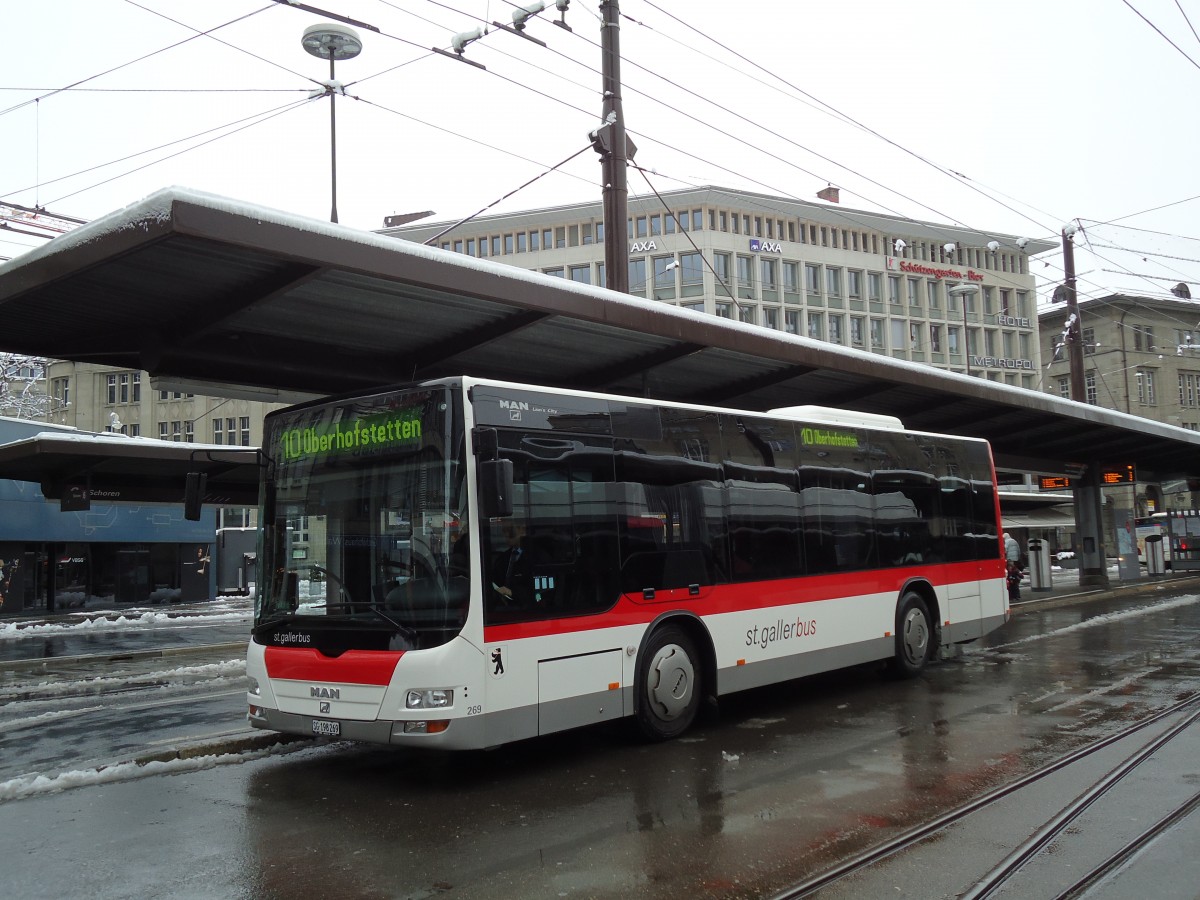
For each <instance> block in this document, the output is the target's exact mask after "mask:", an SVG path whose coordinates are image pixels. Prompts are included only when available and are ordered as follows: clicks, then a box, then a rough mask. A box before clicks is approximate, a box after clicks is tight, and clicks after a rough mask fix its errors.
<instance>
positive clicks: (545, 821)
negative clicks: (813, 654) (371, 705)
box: [0, 591, 1200, 900]
mask: <svg viewBox="0 0 1200 900" xmlns="http://www.w3.org/2000/svg"><path fill="white" fill-rule="evenodd" d="M1188 596H1189V597H1192V599H1187V598H1183V599H1179V600H1175V601H1172V599H1171V594H1170V592H1168V591H1162V592H1159V593H1150V594H1145V595H1139V596H1136V597H1128V598H1124V599H1102V600H1095V601H1090V602H1075V603H1071V604H1068V605H1056V604H1045V605H1044V606H1042V605H1039V607H1038V608H1036V609H1029V608H1026V609H1023V610H1022V611H1021V614H1020V615H1018V616H1017V617H1016V618H1014V620H1013V621H1012V622H1010V623H1009V624H1008V625H1007V626H1005V628H1003V629H1001V630H1000V631H998V632H996V633H995V634H993V635H991V636H990V637H989V639H988V640H987V641H986V643H984V644H983V645H982V646H979V647H971V648H969V649H968V650H967V652H966V653H964V654H963V655H962V656H961V657H960V658H958V659H954V660H950V661H947V662H944V663H941V664H938V665H936V666H933V667H931V668H930V669H929V670H928V671H927V672H925V673H924V674H923V675H922V676H921V677H920V678H918V679H916V680H915V681H910V682H892V681H885V680H881V679H880V678H879V677H878V673H877V672H876V671H875V670H874V669H872V668H861V669H855V670H851V671H848V672H843V673H838V674H836V675H826V676H820V677H817V678H811V679H805V680H803V681H798V682H792V683H789V684H786V685H781V686H776V687H773V688H769V689H764V690H760V691H754V692H749V693H746V694H744V695H739V696H736V697H732V698H726V699H725V700H723V701H722V707H721V716H720V719H719V721H716V722H710V723H707V724H705V725H704V726H703V727H701V728H699V729H698V730H696V731H695V732H693V733H692V734H690V735H688V736H687V737H685V738H684V739H682V740H679V741H675V742H673V743H668V744H660V745H646V744H643V743H640V742H638V741H637V740H635V739H633V738H631V737H630V735H629V732H628V729H626V728H624V727H608V728H599V729H590V730H584V731H578V732H574V733H571V734H566V735H559V736H555V737H552V738H549V739H543V740H537V741H529V742H525V743H522V744H518V745H515V746H511V747H506V748H502V749H500V750H496V751H492V752H489V753H480V754H459V755H436V754H422V753H416V752H411V751H401V752H397V751H393V750H390V749H387V748H380V747H369V746H353V745H347V744H331V745H328V746H308V747H304V745H298V746H301V747H302V748H303V749H299V750H293V751H292V752H290V753H287V754H284V755H274V756H268V757H266V758H262V759H255V760H251V761H248V762H244V763H242V764H239V765H221V766H215V767H212V768H200V769H198V770H191V771H183V772H182V773H180V774H174V775H157V776H153V775H151V776H149V777H143V778H140V779H137V780H126V781H117V782H114V783H111V784H91V785H88V786H84V787H79V788H75V789H71V790H66V791H62V792H59V793H50V794H37V793H34V794H33V795H31V796H27V797H25V798H24V799H17V800H11V801H9V802H0V846H3V847H5V848H6V859H5V884H6V893H7V894H8V895H10V896H14V897H22V898H23V897H55V898H59V897H63V896H70V895H76V894H82V893H84V892H85V891H86V893H87V895H88V896H91V897H95V898H98V900H101V898H117V897H146V896H174V897H264V898H265V897H277V898H292V897H305V898H311V897H321V896H338V897H346V898H359V897H361V898H375V897H402V898H418V897H433V896H458V897H472V898H473V897H487V898H530V897H596V898H610V897H611V898H616V897H630V896H637V897H647V898H658V897H662V898H668V897H669V898H672V900H674V898H679V897H765V896H771V895H772V894H774V893H775V892H777V891H779V890H781V889H782V888H784V887H786V886H787V885H789V884H791V883H794V882H795V881H797V880H799V879H801V878H803V877H805V876H806V875H809V874H812V873H814V872H816V871H819V870H822V869H824V868H825V867H827V866H828V865H830V864H831V863H832V862H834V861H836V860H838V859H841V858H843V857H845V856H846V855H848V854H850V853H853V852H855V851H858V850H861V849H862V848H864V847H867V846H870V845H872V844H874V843H876V842H878V841H879V840H881V839H882V838H884V837H887V836H890V835H893V834H895V833H897V832H898V831H900V830H902V829H903V828H905V827H908V826H910V825H912V824H915V823H917V822H920V821H925V820H927V819H928V818H931V817H932V816H934V815H936V814H937V813H939V812H940V811H943V810H946V809H949V808H951V807H954V806H956V805H958V804H959V803H961V802H963V801H964V800H966V799H968V798H970V797H973V796H976V795H978V794H979V793H981V792H983V791H986V790H988V789H989V788H991V787H993V786H995V785H998V784H1001V783H1004V782H1006V781H1008V780H1011V779H1013V778H1015V777H1016V776H1018V775H1020V774H1022V773H1024V772H1026V771H1029V770H1031V769H1032V768H1035V767H1037V766H1038V765H1040V764H1042V763H1044V762H1046V761H1048V760H1050V759H1053V758H1056V757H1058V756H1059V755H1061V754H1063V753H1064V752H1066V751H1068V750H1071V749H1074V748H1075V747H1078V746H1080V745H1082V744H1084V743H1086V742H1088V741H1090V740H1092V739H1094V738H1096V737H1098V736H1101V735H1104V734H1108V733H1112V732H1114V731H1116V730H1118V729H1119V728H1120V727H1122V726H1123V725H1125V724H1127V723H1129V722H1131V721H1134V720H1136V719H1137V718H1139V717H1140V716H1142V715H1143V714H1145V712H1146V711H1148V710H1151V709H1157V708H1161V707H1164V706H1166V705H1168V704H1169V703H1171V702H1173V701H1174V700H1175V699H1176V698H1179V697H1181V696H1183V695H1185V694H1188V693H1190V692H1193V691H1195V690H1196V688H1197V685H1198V684H1200V640H1198V638H1200V602H1195V599H1194V596H1193V595H1188ZM1172 602H1173V605H1172ZM1157 604H1162V605H1161V607H1159V608H1158V609H1157V611H1154V612H1152V613H1149V614H1140V613H1141V612H1143V611H1144V610H1146V609H1148V608H1151V607H1154V606H1155V605H1157ZM234 699H236V698H234ZM184 705H185V706H187V704H186V703H185V704H184ZM238 708H239V710H240V703H239V704H238ZM195 711H196V712H200V710H199V709H197V710H195ZM3 715H4V712H3V710H0V716H3ZM218 715H219V713H218ZM205 721H206V720H205V715H198V716H197V717H196V718H194V719H192V720H190V721H187V722H183V723H179V727H182V728H183V729H184V730H185V731H186V730H192V731H194V730H196V729H197V728H199V727H208V726H211V725H212V724H213V723H211V722H210V723H208V726H206V725H205V724H204V723H205ZM2 726H3V722H2V721H0V727H2ZM119 727H120V722H108V723H107V724H105V725H104V726H103V728H100V726H97V733H98V734H99V733H102V732H103V730H105V729H112V728H119ZM170 733H171V728H169V727H168V728H165V729H164V730H163V731H161V732H159V733H158V735H157V736H156V737H155V738H154V739H155V740H158V741H162V740H169V737H168V736H169V734H170ZM294 746H297V745H294ZM3 752H4V756H5V758H6V760H7V758H8V757H9V755H10V754H12V753H16V754H18V755H19V753H20V748H19V746H14V745H12V744H10V743H9V742H8V741H6V742H5V744H4V746H3ZM5 768H6V770H7V769H9V766H8V764H7V761H6V763H5ZM20 768H21V766H20V765H17V766H16V767H15V769H20ZM26 771H28V770H26ZM1023 837H1024V835H1019V836H1014V840H1019V839H1020V838H1023ZM939 865H940V866H941V867H949V868H951V869H952V868H953V866H954V865H955V860H954V858H953V855H939ZM950 882H953V878H952V877H951V878H950ZM896 895H899V896H917V895H916V894H901V893H898V894H896Z"/></svg>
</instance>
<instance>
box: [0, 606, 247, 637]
mask: <svg viewBox="0 0 1200 900" xmlns="http://www.w3.org/2000/svg"><path fill="white" fill-rule="evenodd" d="M249 618H250V613H249V612H247V611H243V612H219V613H214V614H211V615H205V614H203V613H201V614H199V615H179V614H177V613H176V614H172V613H166V612H150V611H147V612H144V613H142V614H141V615H140V616H124V615H120V616H117V617H116V618H115V619H110V618H108V617H107V616H95V617H93V618H84V619H82V620H80V621H78V622H35V623H31V624H21V623H19V622H5V623H3V624H0V641H4V640H16V639H20V638H31V637H44V636H45V635H48V634H89V633H94V632H97V631H106V630H114V629H115V630H120V629H127V630H132V629H139V628H161V627H164V626H165V627H179V628H184V627H195V626H197V625H216V624H218V623H220V622H242V621H246V620H248V619H249Z"/></svg>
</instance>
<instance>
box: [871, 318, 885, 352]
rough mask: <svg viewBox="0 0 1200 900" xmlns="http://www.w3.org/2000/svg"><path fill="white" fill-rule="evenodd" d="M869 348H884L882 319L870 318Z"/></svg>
mask: <svg viewBox="0 0 1200 900" xmlns="http://www.w3.org/2000/svg"><path fill="white" fill-rule="evenodd" d="M871 349H872V350H884V349H886V348H885V347H884V344H883V319H872V320H871Z"/></svg>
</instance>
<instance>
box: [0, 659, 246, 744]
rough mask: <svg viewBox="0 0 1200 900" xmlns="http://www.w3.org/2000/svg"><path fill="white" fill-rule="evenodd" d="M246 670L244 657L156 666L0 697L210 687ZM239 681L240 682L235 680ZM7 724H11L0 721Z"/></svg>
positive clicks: (31, 686) (24, 688)
mask: <svg viewBox="0 0 1200 900" xmlns="http://www.w3.org/2000/svg"><path fill="white" fill-rule="evenodd" d="M245 672H246V660H245V659H228V660H225V661H224V662H219V663H206V664H204V665H199V666H177V667H175V668H173V669H158V670H155V671H150V672H135V673H127V674H123V675H97V676H96V677H95V678H83V679H75V680H64V679H57V678H56V679H50V680H46V681H40V682H27V683H24V684H21V685H18V686H16V687H13V688H0V700H10V699H16V700H18V701H19V700H22V699H24V698H27V697H29V696H31V695H34V696H36V698H37V699H38V700H39V701H41V700H46V699H48V698H50V697H55V696H57V697H63V696H71V697H74V696H78V695H82V694H98V693H101V692H102V691H106V690H111V689H114V688H118V689H119V688H124V687H128V686H130V685H146V684H152V685H155V686H157V687H159V688H167V687H172V686H176V685H181V684H192V683H194V682H196V681H199V680H204V681H205V683H206V684H208V685H209V686H210V687H211V686H214V685H220V684H222V683H224V682H229V683H231V684H232V683H234V679H237V678H240V676H242V675H244V674H245ZM238 683H239V684H240V683H241V682H238ZM18 705H19V703H10V704H5V705H4V706H3V707H0V711H9V710H11V709H12V708H13V707H15V706H18ZM4 724H5V727H11V723H7V722H6V723H4Z"/></svg>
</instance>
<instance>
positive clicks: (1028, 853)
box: [773, 693, 1200, 900]
mask: <svg viewBox="0 0 1200 900" xmlns="http://www.w3.org/2000/svg"><path fill="white" fill-rule="evenodd" d="M1179 715H1184V718H1183V719H1181V720H1180V721H1179V722H1177V723H1175V724H1173V725H1171V726H1170V727H1169V728H1167V729H1166V731H1164V732H1163V733H1162V734H1160V735H1158V736H1156V737H1155V738H1153V739H1152V740H1150V741H1149V742H1147V743H1145V744H1143V745H1142V746H1141V747H1140V748H1138V749H1137V750H1136V751H1135V752H1133V753H1132V754H1131V755H1129V756H1127V757H1126V758H1125V759H1124V760H1123V761H1122V762H1121V763H1120V764H1119V765H1117V766H1116V767H1115V768H1113V769H1112V770H1110V771H1109V772H1108V773H1106V774H1105V775H1104V776H1103V777H1102V778H1100V779H1099V780H1098V781H1096V782H1094V783H1093V784H1092V785H1091V786H1090V787H1089V788H1088V789H1087V790H1085V791H1084V792H1083V793H1082V794H1080V795H1079V796H1078V797H1076V799H1075V800H1073V801H1071V802H1070V803H1068V804H1067V805H1066V806H1064V807H1062V808H1061V809H1060V810H1059V811H1058V812H1057V814H1055V815H1054V816H1052V817H1050V818H1049V819H1048V820H1047V821H1046V822H1045V824H1044V825H1043V826H1042V827H1041V828H1039V829H1037V830H1036V831H1035V832H1034V833H1033V834H1032V835H1031V837H1030V838H1028V839H1027V840H1026V841H1024V842H1022V843H1021V844H1020V845H1019V846H1018V847H1017V848H1015V849H1014V850H1012V851H1011V852H1010V853H1009V854H1008V855H1007V856H1006V857H1004V859H1003V860H1002V861H1001V862H1000V863H999V864H998V865H996V866H994V867H993V868H991V869H990V870H988V871H987V872H986V873H985V874H983V875H982V876H979V877H978V878H976V879H975V880H974V881H973V883H972V884H971V885H970V886H969V887H967V888H966V889H965V890H964V891H962V892H959V893H957V894H956V896H958V897H960V898H962V900H983V898H990V897H994V896H996V895H997V894H998V893H999V892H1001V891H1002V890H1003V888H1004V887H1005V886H1007V885H1008V884H1010V882H1011V881H1012V879H1013V878H1014V877H1015V876H1016V874H1017V873H1018V872H1019V871H1020V870H1021V869H1022V868H1023V867H1024V866H1025V865H1026V864H1027V863H1028V862H1030V860H1032V859H1034V858H1035V857H1036V856H1038V854H1039V853H1042V852H1043V851H1044V850H1045V849H1046V848H1047V847H1048V846H1050V845H1051V843H1052V842H1053V841H1055V839H1057V838H1058V837H1059V836H1061V835H1062V834H1063V833H1064V832H1066V831H1067V829H1068V828H1070V827H1071V826H1072V823H1074V822H1075V821H1076V820H1077V819H1079V817H1080V816H1081V815H1083V813H1085V812H1086V811H1087V810H1088V808H1089V807H1091V806H1092V805H1093V804H1094V803H1095V802H1096V801H1097V800H1098V799H1099V798H1101V797H1102V796H1104V795H1105V794H1106V793H1108V792H1109V791H1110V790H1111V789H1112V788H1113V787H1114V786H1115V785H1117V784H1118V783H1119V782H1121V781H1122V780H1123V779H1124V778H1126V776H1128V775H1129V774H1130V773H1132V772H1134V771H1135V770H1136V769H1137V768H1138V767H1139V766H1142V765H1143V764H1145V763H1146V761H1147V760H1149V759H1151V758H1152V757H1153V756H1154V755H1155V754H1156V753H1158V752H1159V751H1161V750H1162V748H1163V747H1165V746H1167V745H1168V744H1170V743H1171V742H1172V741H1173V740H1175V739H1176V738H1178V737H1179V736H1180V735H1181V734H1183V733H1184V732H1186V731H1187V729H1188V728H1189V727H1191V726H1192V725H1194V724H1195V723H1196V721H1197V720H1200V693H1193V694H1192V695H1190V696H1189V697H1186V698H1184V699H1182V700H1180V701H1178V702H1176V703H1174V704H1172V705H1170V706H1168V707H1165V708H1164V709H1162V710H1160V711H1158V712H1156V713H1154V714H1152V715H1150V716H1147V717H1146V718H1145V719H1142V720H1141V721H1139V722H1135V723H1133V724H1132V725H1129V726H1127V727H1126V728H1124V729H1122V730H1120V731H1118V732H1115V733H1113V734H1111V735H1108V736H1106V737H1104V738H1101V739H1099V740H1097V741H1094V742H1092V743H1091V744H1088V745H1087V746H1085V747H1081V748H1079V749H1078V750H1075V751H1073V752H1072V753H1069V754H1067V755H1065V756H1063V757H1061V758H1059V759H1057V760H1055V761H1053V762H1052V763H1050V764H1048V765H1046V766H1043V767H1042V768H1040V769H1038V770H1036V771H1034V772H1030V773H1029V774H1027V775H1025V776H1023V777H1021V778H1018V779H1016V780H1015V781H1013V782H1011V783H1009V784H1006V785H1002V786H1000V787H998V788H996V789H994V790H992V791H989V792H988V793H986V794H984V795H982V796H980V797H978V798H976V799H975V800H972V801H970V802H969V803H966V804H963V805H962V806H960V807H958V808H957V809H954V810H951V811H949V812H947V813H944V814H942V815H940V816H938V817H936V818H934V819H932V820H931V821H929V822H927V823H925V824H923V825H920V826H917V827H915V828H912V829H909V830H907V831H905V832H904V833H902V834H899V835H897V836H896V837H894V838H892V839H890V840H888V841H885V842H883V843H881V844H878V845H876V846H875V847H872V848H870V849H868V850H866V851H864V852H862V853H860V854H858V855H856V856H853V857H851V858H849V859H846V860H844V861H842V862H841V863H839V864H838V865H836V866H834V867H832V868H830V869H827V870H825V871H824V872H821V873H819V874H818V875H816V876H814V877H811V878H809V879H806V880H804V881H802V882H799V883H797V884H795V885H793V886H792V887H790V888H788V889H786V890H785V891H783V892H781V893H778V894H776V895H774V898H773V900H799V898H803V897H813V896H816V895H818V894H819V893H821V892H824V891H826V890H827V889H831V888H834V887H835V886H837V885H839V884H841V883H844V882H847V881H848V880H849V879H850V878H852V877H853V876H856V875H860V874H863V873H865V872H866V871H867V870H869V869H871V868H873V867H878V866H880V865H882V864H884V863H886V862H888V861H889V860H891V859H893V858H896V857H898V856H899V855H900V854H901V853H903V852H905V851H907V850H909V849H911V848H914V847H917V846H918V845H921V844H924V843H926V842H932V841H934V840H935V839H937V838H939V837H940V836H942V835H944V834H945V833H946V832H947V831H948V830H949V829H950V828H952V827H953V826H955V825H957V824H959V823H962V822H964V821H966V820H968V819H970V818H971V817H972V816H974V815H976V814H978V813H980V812H981V811H982V810H984V809H986V808H988V807H990V806H992V805H993V804H995V803H997V802H998V801H1001V800H1004V799H1005V798H1009V797H1012V796H1013V795H1017V794H1019V793H1020V792H1021V791H1024V790H1025V789H1027V788H1031V787H1033V786H1035V785H1037V784H1038V783H1039V782H1042V781H1043V780H1045V779H1047V778H1049V777H1050V776H1052V775H1054V774H1055V773H1060V772H1062V771H1063V770H1065V769H1067V768H1069V767H1071V766H1073V765H1076V764H1079V763H1081V762H1085V761H1087V760H1088V759H1089V758H1091V757H1094V756H1095V755H1096V754H1098V753H1100V752H1101V751H1103V750H1105V749H1107V748H1109V747H1112V746H1113V745H1114V744H1117V743H1119V742H1121V741H1124V740H1126V739H1128V738H1132V737H1134V736H1136V735H1139V734H1141V733H1143V732H1145V731H1146V730H1148V729H1151V728H1153V727H1154V726H1155V725H1158V724H1161V723H1163V722H1164V721H1166V720H1168V719H1170V718H1172V717H1175V716H1179ZM1197 807H1200V794H1196V795H1194V796H1192V797H1190V798H1188V799H1187V800H1186V801H1184V802H1183V803H1181V804H1179V805H1178V806H1176V807H1175V808H1174V809H1173V810H1172V811H1171V812H1170V813H1168V814H1167V815H1165V816H1162V817H1161V818H1159V819H1158V820H1157V821H1156V822H1155V823H1154V824H1153V825H1152V826H1151V827H1149V828H1147V829H1144V830H1143V831H1142V832H1141V833H1139V834H1138V835H1137V836H1136V837H1135V838H1134V839H1133V840H1130V841H1128V842H1126V843H1125V844H1124V845H1123V846H1122V847H1121V848H1119V849H1118V850H1116V851H1115V852H1112V853H1110V854H1109V855H1108V856H1107V857H1106V858H1105V859H1104V860H1103V861H1101V862H1100V863H1098V864H1096V865H1094V866H1092V867H1091V869H1090V870H1089V871H1088V873H1087V874H1085V875H1084V876H1083V877H1081V878H1080V879H1078V880H1077V881H1076V882H1075V884H1073V885H1072V886H1071V887H1070V888H1068V889H1067V890H1066V891H1064V892H1063V893H1061V894H1060V895H1059V896H1060V897H1062V898H1067V897H1071V898H1074V897H1080V896H1083V895H1084V894H1085V893H1086V892H1087V891H1088V890H1089V889H1090V887H1091V885H1093V884H1095V883H1097V882H1098V881H1099V880H1101V879H1103V878H1104V877H1105V876H1106V875H1107V874H1109V873H1111V872H1112V871H1114V870H1115V869H1117V868H1119V867H1120V866H1121V865H1122V864H1124V863H1125V862H1126V861H1128V859H1130V858H1131V857H1132V856H1133V855H1135V854H1136V853H1137V851H1138V850H1139V849H1140V848H1141V847H1144V846H1145V845H1146V844H1147V843H1148V842H1150V841H1152V840H1153V839H1154V838H1155V837H1156V836H1158V835H1161V834H1162V833H1163V832H1164V831H1166V830H1169V829H1170V828H1171V827H1172V826H1173V825H1174V824H1176V823H1178V822H1180V821H1182V820H1183V819H1184V818H1186V817H1187V816H1188V815H1189V814H1190V813H1191V812H1193V811H1194V810H1195V809H1196V808H1197ZM1056 900H1057V898H1056Z"/></svg>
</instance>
